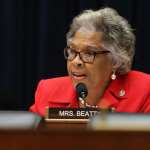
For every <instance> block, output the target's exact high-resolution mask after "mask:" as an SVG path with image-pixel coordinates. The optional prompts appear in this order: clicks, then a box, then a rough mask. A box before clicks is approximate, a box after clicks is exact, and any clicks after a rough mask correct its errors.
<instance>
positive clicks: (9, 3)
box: [0, 0, 150, 110]
mask: <svg viewBox="0 0 150 150" xmlns="http://www.w3.org/2000/svg"><path fill="white" fill-rule="evenodd" d="M149 3H150V2H149V1H147V0H0V110H28V108H29V106H30V105H31V104H32V103H33V102H34V92H35V90H36V86H37V83H38V81H39V80H40V79H43V78H45V79H46V78H51V77H58V76H63V75H66V74H67V71H66V65H65V64H66V62H65V60H64V57H63V49H64V47H65V46H66V39H65V34H66V32H67V31H68V28H69V25H70V23H71V21H72V19H73V17H74V16H76V15H77V14H79V13H80V12H81V11H82V10H84V9H94V10H96V9H99V8H100V7H104V6H109V7H112V8H115V9H116V10H117V11H118V12H119V14H120V15H122V16H123V17H125V18H126V19H127V20H128V21H129V23H130V24H131V25H132V28H133V29H134V33H135V35H136V55H135V59H134V63H133V69H135V70H140V71H143V72H146V73H150V58H149V56H150V41H149V35H150V19H149V13H148V12H149Z"/></svg>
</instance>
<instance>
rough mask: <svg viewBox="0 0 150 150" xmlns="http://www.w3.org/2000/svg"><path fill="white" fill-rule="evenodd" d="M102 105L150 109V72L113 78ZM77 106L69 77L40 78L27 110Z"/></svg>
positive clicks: (124, 108) (130, 110) (135, 72)
mask: <svg viewBox="0 0 150 150" xmlns="http://www.w3.org/2000/svg"><path fill="white" fill-rule="evenodd" d="M102 99H103V102H101V106H104V107H108V108H110V107H114V108H115V110H116V112H150V75H148V74H145V73H142V72H138V71H130V72H129V73H127V74H126V75H121V76H118V77H117V79H116V80H114V81H112V82H111V83H110V85H109V87H108V88H107V89H106V91H105V93H104V95H103V98H102ZM46 106H49V107H65V108H68V107H72V108H78V107H79V105H78V100H77V96H76V91H75V89H74V87H73V85H72V81H71V79H70V77H68V76H66V77H58V78H52V79H46V80H41V81H40V82H39V85H38V87H37V90H36V94H35V103H34V104H33V105H32V106H31V107H30V111H32V112H36V113H39V114H40V115H41V116H44V115H45V108H46Z"/></svg>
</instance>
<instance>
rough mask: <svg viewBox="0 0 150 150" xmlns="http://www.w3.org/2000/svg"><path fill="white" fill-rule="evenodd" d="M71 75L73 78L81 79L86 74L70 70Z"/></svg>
mask: <svg viewBox="0 0 150 150" xmlns="http://www.w3.org/2000/svg"><path fill="white" fill-rule="evenodd" d="M71 76H72V78H73V79H75V80H83V79H85V78H86V74H83V73H79V72H72V73H71Z"/></svg>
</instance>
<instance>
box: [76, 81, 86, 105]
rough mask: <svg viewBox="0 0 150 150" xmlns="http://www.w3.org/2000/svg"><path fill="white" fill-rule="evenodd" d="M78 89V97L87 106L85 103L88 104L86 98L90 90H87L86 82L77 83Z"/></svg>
mask: <svg viewBox="0 0 150 150" xmlns="http://www.w3.org/2000/svg"><path fill="white" fill-rule="evenodd" d="M76 91H77V95H78V99H79V100H80V101H81V103H82V104H83V105H84V106H85V104H86V102H85V98H86V97H87V95H88V90H87V87H86V85H85V84H84V83H79V84H77V86H76Z"/></svg>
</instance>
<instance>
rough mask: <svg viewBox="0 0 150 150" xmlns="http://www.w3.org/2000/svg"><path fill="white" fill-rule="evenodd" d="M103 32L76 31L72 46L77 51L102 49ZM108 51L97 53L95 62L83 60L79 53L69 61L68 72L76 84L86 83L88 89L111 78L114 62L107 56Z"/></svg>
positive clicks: (99, 86) (98, 85) (101, 84)
mask: <svg viewBox="0 0 150 150" xmlns="http://www.w3.org/2000/svg"><path fill="white" fill-rule="evenodd" d="M101 37H102V33H100V32H85V31H83V32H81V31H78V32H76V33H75V35H74V37H73V38H72V40H71V43H70V45H69V46H70V48H72V49H74V50H75V51H77V52H85V51H87V50H88V51H91V50H92V51H93V50H96V51H101V50H102V40H101ZM103 50H104V49H103ZM107 55H108V53H104V54H97V55H96V56H95V59H94V62H93V63H85V62H83V61H82V60H81V59H80V57H79V54H78V55H77V56H76V57H75V58H74V59H73V60H71V61H70V60H68V61H67V69H68V74H69V76H70V77H71V79H72V81H73V84H74V86H76V85H77V84H78V83H80V82H82V83H85V85H86V86H87V88H88V89H93V88H101V87H103V86H104V85H105V84H107V83H108V81H109V80H110V75H111V73H112V63H111V61H110V60H109V59H108V57H107Z"/></svg>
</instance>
